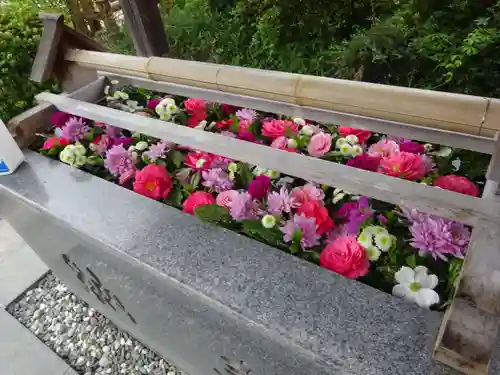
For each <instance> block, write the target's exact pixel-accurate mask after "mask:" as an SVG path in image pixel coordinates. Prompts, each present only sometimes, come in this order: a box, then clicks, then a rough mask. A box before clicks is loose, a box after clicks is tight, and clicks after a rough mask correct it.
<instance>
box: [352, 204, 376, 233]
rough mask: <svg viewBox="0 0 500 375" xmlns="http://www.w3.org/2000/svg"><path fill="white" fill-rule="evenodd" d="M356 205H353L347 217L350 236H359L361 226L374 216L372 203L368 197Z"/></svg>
mask: <svg viewBox="0 0 500 375" xmlns="http://www.w3.org/2000/svg"><path fill="white" fill-rule="evenodd" d="M356 203H357V205H356V206H354V205H352V206H351V207H350V210H349V212H347V215H346V217H347V223H346V231H347V233H349V234H350V235H357V234H358V232H359V228H360V227H361V225H363V224H364V222H365V221H366V220H368V219H371V218H372V217H373V215H374V211H373V209H372V208H371V207H370V201H369V199H368V198H367V197H361V198H359V199H358V201H357V202H356Z"/></svg>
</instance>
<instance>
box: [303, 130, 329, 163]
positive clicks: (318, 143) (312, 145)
mask: <svg viewBox="0 0 500 375" xmlns="http://www.w3.org/2000/svg"><path fill="white" fill-rule="evenodd" d="M331 147H332V138H331V137H330V135H328V134H325V133H323V132H321V133H317V134H314V135H313V136H312V137H311V140H310V141H309V146H307V151H308V152H309V155H311V156H314V157H317V158H319V157H321V156H323V155H324V154H326V153H327V152H328V151H330V148H331Z"/></svg>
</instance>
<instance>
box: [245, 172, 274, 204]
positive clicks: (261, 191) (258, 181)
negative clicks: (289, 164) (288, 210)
mask: <svg viewBox="0 0 500 375" xmlns="http://www.w3.org/2000/svg"><path fill="white" fill-rule="evenodd" d="M270 187H271V179H270V178H269V177H267V176H264V175H259V176H257V177H255V178H254V179H253V181H252V182H250V184H249V185H248V192H249V193H250V195H251V196H252V197H253V198H256V199H261V198H264V197H265V196H266V195H267V192H268V191H269V188H270Z"/></svg>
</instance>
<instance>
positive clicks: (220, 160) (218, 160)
mask: <svg viewBox="0 0 500 375" xmlns="http://www.w3.org/2000/svg"><path fill="white" fill-rule="evenodd" d="M232 162H233V161H232V160H231V159H229V158H226V157H224V156H216V157H215V158H214V160H212V164H211V165H210V166H211V167H212V168H222V169H224V170H227V167H228V166H229V164H231V163H232Z"/></svg>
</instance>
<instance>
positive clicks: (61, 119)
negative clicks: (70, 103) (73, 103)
mask: <svg viewBox="0 0 500 375" xmlns="http://www.w3.org/2000/svg"><path fill="white" fill-rule="evenodd" d="M70 117H71V115H70V114H69V113H66V112H54V113H53V114H52V115H51V116H50V122H51V123H52V124H53V125H54V126H55V127H58V128H62V127H63V126H64V124H66V122H67V121H68V120H69V119H70Z"/></svg>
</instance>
